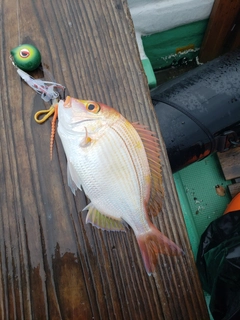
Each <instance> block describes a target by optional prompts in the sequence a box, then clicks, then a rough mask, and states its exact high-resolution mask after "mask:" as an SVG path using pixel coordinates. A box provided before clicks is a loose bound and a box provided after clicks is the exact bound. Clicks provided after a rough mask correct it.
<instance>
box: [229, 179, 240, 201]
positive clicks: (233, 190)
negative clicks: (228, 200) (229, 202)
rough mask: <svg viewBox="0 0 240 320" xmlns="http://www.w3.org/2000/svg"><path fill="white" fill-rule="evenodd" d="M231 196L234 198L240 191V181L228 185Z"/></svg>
mask: <svg viewBox="0 0 240 320" xmlns="http://www.w3.org/2000/svg"><path fill="white" fill-rule="evenodd" d="M228 189H229V192H230V194H231V197H232V198H234V197H235V196H236V195H237V194H238V193H239V192H240V182H238V183H233V184H230V185H229V186H228Z"/></svg>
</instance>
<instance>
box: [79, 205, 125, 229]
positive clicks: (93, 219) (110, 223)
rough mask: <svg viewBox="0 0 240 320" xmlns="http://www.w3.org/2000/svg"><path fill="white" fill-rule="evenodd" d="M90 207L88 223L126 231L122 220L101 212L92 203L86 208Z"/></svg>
mask: <svg viewBox="0 0 240 320" xmlns="http://www.w3.org/2000/svg"><path fill="white" fill-rule="evenodd" d="M85 209H88V210H89V211H88V214H87V217H86V223H91V224H92V225H93V226H95V227H97V228H100V229H102V230H107V231H124V232H125V231H126V230H125V228H124V225H123V223H124V222H123V221H122V220H116V219H114V218H110V217H108V216H106V215H104V214H102V213H100V212H99V211H98V210H97V209H96V208H95V207H94V206H93V205H92V204H91V203H90V204H89V205H88V206H87V207H85V208H84V210H85Z"/></svg>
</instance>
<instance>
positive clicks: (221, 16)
mask: <svg viewBox="0 0 240 320" xmlns="http://www.w3.org/2000/svg"><path fill="white" fill-rule="evenodd" d="M239 17H240V0H232V1H225V0H215V1H214V4H213V7H212V12H211V14H210V18H209V22H208V26H207V30H206V33H205V36H204V39H203V43H202V45H201V50H200V54H199V60H200V61H201V62H207V61H211V60H213V59H214V58H217V57H218V56H220V55H221V54H224V53H226V52H229V51H230V50H234V49H236V48H238V47H239V45H240V41H239V38H240V23H239Z"/></svg>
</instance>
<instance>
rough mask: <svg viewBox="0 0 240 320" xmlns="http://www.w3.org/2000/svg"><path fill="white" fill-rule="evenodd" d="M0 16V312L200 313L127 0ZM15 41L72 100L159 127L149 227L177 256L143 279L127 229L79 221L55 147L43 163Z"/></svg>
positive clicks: (0, 6) (41, 5)
mask: <svg viewBox="0 0 240 320" xmlns="http://www.w3.org/2000/svg"><path fill="white" fill-rule="evenodd" d="M0 15H1V19H0V26H1V31H2V37H1V41H0V54H1V60H0V64H1V65H0V66H1V73H0V83H1V99H0V134H1V139H0V151H1V153H0V154H1V162H0V174H1V194H0V203H1V205H0V210H1V211H0V219H1V223H0V238H1V241H0V275H1V277H0V293H1V294H0V318H1V319H26V320H27V319H184V320H187V319H200V320H202V319H208V313H207V309H206V306H205V301H204V297H203V293H202V290H201V286H200V282H199V278H198V274H197V270H196V267H195V262H194V259H193V255H192V252H191V249H190V244H189V241H188V237H187V234H186V229H185V224H184V220H183V217H182V213H181V209H180V205H179V202H178V197H177V194H176V191H175V186H174V182H173V178H172V174H171V170H170V166H169V162H168V159H167V153H166V149H165V147H164V142H163V140H162V138H161V135H160V131H159V128H158V124H157V121H156V118H155V114H154V109H153V106H152V104H151V98H150V95H149V90H148V86H147V81H146V77H145V75H144V71H143V68H142V64H141V61H140V58H139V53H138V48H137V45H136V41H135V33H134V27H133V24H132V20H131V17H130V15H129V11H128V7H127V4H126V2H125V1H124V0H109V1H105V0H98V1H89V0H82V1H77V0H72V1H68V2H66V1H61V0H59V1H56V0H52V1H48V0H42V1H32V0H23V1H18V0H17V1H15V0H14V1H13V0H8V1H6V0H1V1H0ZM19 43H32V44H35V45H36V46H37V47H38V48H39V49H40V51H41V53H42V62H43V66H44V68H45V69H48V70H49V72H50V73H52V74H53V75H54V78H55V79H56V81H57V82H59V83H62V84H64V85H66V87H67V88H68V93H69V94H70V95H71V96H74V97H78V98H86V99H94V100H96V101H101V102H104V103H106V104H108V105H111V106H113V107H115V108H116V109H118V110H119V111H120V112H121V113H122V114H123V115H124V116H126V117H127V118H128V119H129V120H131V121H137V120H138V121H140V122H141V123H143V124H145V125H149V127H150V128H151V129H152V130H154V131H156V132H157V134H158V136H159V139H160V144H161V148H162V152H161V158H162V165H163V179H164V188H165V198H164V205H163V210H162V212H161V214H160V215H159V216H158V217H157V218H156V219H154V223H155V224H156V226H157V227H158V228H160V229H161V230H162V232H163V233H164V234H166V235H167V236H168V237H170V238H171V239H172V240H173V241H175V242H176V243H178V244H179V245H180V246H181V247H182V248H183V250H184V252H185V256H184V257H181V258H176V257H174V258H170V257H165V256H161V257H160V258H159V264H158V267H157V272H156V274H154V275H153V276H151V277H149V276H148V275H147V274H146V272H145V270H144V266H143V263H142V260H141V256H140V253H139V249H138V246H137V243H136V239H135V237H134V235H133V232H132V231H131V230H129V231H128V232H127V233H126V234H122V233H108V232H102V231H100V230H97V229H96V228H93V227H92V226H91V225H85V217H86V213H83V214H82V213H81V210H82V208H83V207H84V206H85V205H86V199H85V197H84V195H83V194H82V193H81V192H77V195H76V197H74V196H73V195H72V193H71V191H70V189H69V187H68V186H67V176H66V160H65V155H64V152H63V148H62V145H61V142H60V141H59V138H58V137H56V147H55V149H54V154H53V160H52V161H49V136H50V127H51V124H50V122H47V123H45V124H43V125H38V124H37V123H35V121H34V119H33V115H34V113H35V112H36V111H38V110H40V109H42V108H45V107H49V106H47V105H44V103H43V101H42V100H41V98H40V97H39V96H37V95H36V94H35V93H34V92H33V90H31V89H30V88H29V87H28V86H27V85H26V84H24V83H23V82H21V81H20V79H19V77H18V75H17V73H16V70H15V68H14V67H13V66H12V64H11V62H10V60H9V53H10V50H11V49H12V48H14V47H15V46H16V45H18V44H19ZM45 74H46V72H45Z"/></svg>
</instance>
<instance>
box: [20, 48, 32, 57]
mask: <svg viewBox="0 0 240 320" xmlns="http://www.w3.org/2000/svg"><path fill="white" fill-rule="evenodd" d="M19 54H20V56H21V57H22V58H28V57H29V56H30V52H29V50H28V49H22V50H20V52H19Z"/></svg>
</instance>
